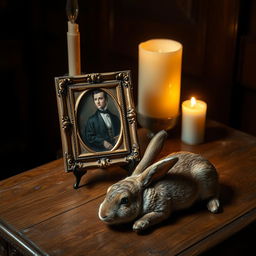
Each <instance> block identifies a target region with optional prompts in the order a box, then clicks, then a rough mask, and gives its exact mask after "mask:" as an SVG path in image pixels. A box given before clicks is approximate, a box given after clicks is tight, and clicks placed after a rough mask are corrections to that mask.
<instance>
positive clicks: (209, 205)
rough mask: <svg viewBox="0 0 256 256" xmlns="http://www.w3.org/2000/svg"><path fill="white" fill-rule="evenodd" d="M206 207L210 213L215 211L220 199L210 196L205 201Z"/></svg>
mask: <svg viewBox="0 0 256 256" xmlns="http://www.w3.org/2000/svg"><path fill="white" fill-rule="evenodd" d="M207 209H208V210H209V211H210V212H212V213H217V212H218V211H219V209H220V201H219V199H218V198H212V199H210V200H209V201H208V203H207Z"/></svg>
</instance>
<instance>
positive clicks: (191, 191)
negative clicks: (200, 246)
mask: <svg viewBox="0 0 256 256" xmlns="http://www.w3.org/2000/svg"><path fill="white" fill-rule="evenodd" d="M166 136H167V133H166V132H165V131H160V132H159V133H158V134H156V135H155V137H154V138H153V139H152V140H151V142H150V143H149V145H148V147H147V149H146V151H145V154H144V156H143V159H142V160H141V161H140V163H139V164H138V165H137V167H136V169H135V170H134V172H133V173H132V175H131V176H129V177H127V178H125V179H123V180H121V181H119V182H117V183H115V184H114V185H112V186H110V187H109V188H108V190H107V194H106V197H105V199H104V201H103V202H102V203H101V205H100V207H99V212H98V215H99V218H100V220H102V221H103V222H105V223H107V224H110V225H112V224H119V223H127V222H131V221H135V222H134V224H133V230H134V231H142V230H144V229H146V228H148V227H150V226H152V225H155V224H157V223H160V222H161V221H163V220H165V219H167V218H168V217H169V216H170V215H171V213H172V212H173V211H175V210H181V209H185V208H188V207H190V206H191V205H192V204H193V203H194V202H195V201H197V200H206V202H207V208H208V210H209V211H210V212H212V213H216V212H218V209H219V207H220V203H219V199H218V194H219V183H218V174H217V171H216V169H215V167H214V166H213V165H212V164H211V163H210V162H209V161H208V160H207V159H205V158H204V157H202V156H201V155H198V154H194V153H190V152H182V151H181V152H177V153H172V154H170V155H168V156H166V157H165V158H163V159H161V160H159V161H158V162H156V163H154V164H151V163H152V162H153V160H154V158H155V157H156V155H157V154H158V153H159V152H160V151H161V148H162V145H163V143H164V141H165V138H166Z"/></svg>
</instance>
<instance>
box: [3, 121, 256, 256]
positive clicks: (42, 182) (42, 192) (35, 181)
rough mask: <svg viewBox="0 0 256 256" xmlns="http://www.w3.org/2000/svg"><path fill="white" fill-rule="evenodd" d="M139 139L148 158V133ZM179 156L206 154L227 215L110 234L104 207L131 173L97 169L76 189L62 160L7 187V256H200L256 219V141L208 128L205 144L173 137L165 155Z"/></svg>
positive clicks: (197, 212) (194, 214) (192, 213)
mask: <svg viewBox="0 0 256 256" xmlns="http://www.w3.org/2000/svg"><path fill="white" fill-rule="evenodd" d="M139 139H140V145H141V149H142V152H143V151H144V150H145V147H146V145H147V143H148V140H147V137H146V131H145V130H143V129H141V130H139ZM179 150H186V151H192V152H196V153H201V154H202V155H204V156H205V157H207V158H208V159H209V160H210V161H212V163H213V164H214V165H215V166H216V168H217V169H218V172H219V175H220V182H221V202H222V205H223V211H222V212H221V213H219V214H211V213H209V212H208V211H207V210H206V208H205V206H204V205H201V204H198V205H195V206H194V207H192V208H191V209H189V210H186V211H182V212H176V213H174V214H173V216H172V217H171V218H170V220H168V221H166V222H164V223H163V224H160V225H157V226H156V227H154V228H152V229H150V230H149V231H147V232H146V233H143V234H142V235H138V234H136V233H134V232H133V231H132V227H131V225H124V226H120V227H116V228H110V227H108V226H106V225H105V224H104V223H102V222H101V221H100V220H99V219H98V216H97V212H98V207H99V204H100V203H101V201H102V200H103V198H104V195H105V193H106V189H107V187H108V186H109V185H110V184H112V183H114V182H116V181H117V180H119V179H121V178H123V177H125V176H126V174H127V173H126V172H125V171H124V170H123V169H121V168H120V167H112V168H109V169H106V170H102V169H97V170H91V171H89V172H88V174H87V175H85V176H84V177H83V179H82V181H81V184H85V185H84V186H82V187H81V188H79V189H78V190H74V189H73V186H72V185H73V183H74V176H73V175H72V173H65V172H64V170H63V160H62V159H60V160H56V161H54V162H51V163H48V164H46V165H43V166H40V167H38V168H35V169H33V170H30V171H27V172H23V173H21V174H19V175H16V176H14V177H11V178H8V179H6V180H3V181H2V182H0V219H1V224H0V236H1V240H0V242H1V249H0V253H2V254H1V255H8V251H9V253H10V255H19V253H22V254H24V255H69V256H70V255H76V256H78V255H88V256H89V255H104V256H108V255H118V256H122V255H132V256H136V255H140V256H143V255H161V256H163V255H197V254H199V253H201V252H203V251H205V250H207V249H208V248H210V247H212V246H214V245H216V244H218V243H220V242H221V241H223V240H224V239H226V238H227V237H229V236H231V235H232V234H234V233H235V232H237V231H239V230H240V229H242V228H243V227H245V226H247V225H248V224H249V223H251V222H253V221H254V220H255V219H256V208H255V207H256V138H255V137H252V136H250V135H248V134H245V133H242V132H240V131H237V130H234V129H231V128H229V127H226V126H224V125H221V124H219V123H216V122H209V123H208V125H207V138H206V142H205V143H204V144H201V145H198V146H188V145H185V144H183V143H182V142H181V141H180V137H179V133H177V132H175V131H173V132H171V133H170V135H169V138H168V141H167V142H166V144H165V146H164V148H163V150H162V152H161V155H160V156H159V157H163V156H165V155H166V154H168V153H170V152H174V151H179ZM8 248H9V249H8ZM11 253H13V254H11ZM15 253H16V254H15Z"/></svg>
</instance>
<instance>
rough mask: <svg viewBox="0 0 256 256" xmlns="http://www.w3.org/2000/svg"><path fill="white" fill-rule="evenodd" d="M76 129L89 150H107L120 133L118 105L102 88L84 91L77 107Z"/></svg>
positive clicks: (111, 147)
mask: <svg viewBox="0 0 256 256" xmlns="http://www.w3.org/2000/svg"><path fill="white" fill-rule="evenodd" d="M77 119H78V130H79V133H80V138H81V140H82V141H83V143H84V144H85V145H86V147H88V148H89V149H90V150H91V151H95V152H101V151H109V150H111V149H113V148H114V147H115V145H116V144H117V142H118V138H119V136H120V134H121V122H120V120H121V117H120V110H119V106H118V105H117V103H116V101H115V99H114V98H113V96H112V95H111V94H110V93H108V92H107V91H106V90H104V89H100V88H99V89H98V88H97V89H92V90H89V91H87V92H86V93H84V94H83V95H82V97H81V99H80V101H79V105H78V109H77Z"/></svg>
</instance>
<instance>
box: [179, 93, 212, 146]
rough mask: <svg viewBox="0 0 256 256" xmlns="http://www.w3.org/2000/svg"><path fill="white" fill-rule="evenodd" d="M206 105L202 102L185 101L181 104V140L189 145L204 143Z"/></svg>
mask: <svg viewBox="0 0 256 256" xmlns="http://www.w3.org/2000/svg"><path fill="white" fill-rule="evenodd" d="M206 110H207V104H206V103H205V102H204V101H201V100H196V99H195V98H194V97H192V98H191V100H186V101H184V102H183V103H182V132H181V140H182V141H183V142H185V143H186V144H189V145H195V144H200V143H202V142H203V141H204V134H205V119H206Z"/></svg>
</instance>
